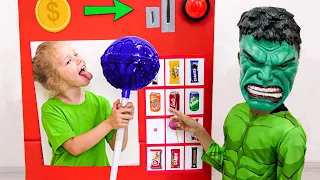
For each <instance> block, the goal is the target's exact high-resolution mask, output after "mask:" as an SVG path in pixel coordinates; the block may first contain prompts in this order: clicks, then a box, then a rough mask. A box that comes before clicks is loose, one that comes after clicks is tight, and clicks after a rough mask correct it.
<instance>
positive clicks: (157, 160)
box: [150, 149, 162, 169]
mask: <svg viewBox="0 0 320 180" xmlns="http://www.w3.org/2000/svg"><path fill="white" fill-rule="evenodd" d="M150 151H151V153H152V162H151V169H161V168H162V165H161V153H162V150H161V149H151V150H150Z"/></svg>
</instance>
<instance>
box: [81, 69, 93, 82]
mask: <svg viewBox="0 0 320 180" xmlns="http://www.w3.org/2000/svg"><path fill="white" fill-rule="evenodd" d="M80 76H83V77H85V78H87V79H88V80H91V79H92V74H91V73H89V72H88V71H85V70H82V71H81V72H80Z"/></svg>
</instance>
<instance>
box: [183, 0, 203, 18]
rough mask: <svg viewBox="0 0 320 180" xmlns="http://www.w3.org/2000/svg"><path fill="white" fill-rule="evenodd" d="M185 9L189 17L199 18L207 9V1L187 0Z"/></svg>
mask: <svg viewBox="0 0 320 180" xmlns="http://www.w3.org/2000/svg"><path fill="white" fill-rule="evenodd" d="M185 9H186V13H187V14H188V15H189V16H190V17H192V18H200V17H202V16H203V15H204V14H205V13H206V11H207V2H206V0H187V2H186V5H185Z"/></svg>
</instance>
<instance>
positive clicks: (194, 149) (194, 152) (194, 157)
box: [191, 147, 198, 168]
mask: <svg viewBox="0 0 320 180" xmlns="http://www.w3.org/2000/svg"><path fill="white" fill-rule="evenodd" d="M191 149H192V157H191V158H192V159H191V162H192V165H191V168H197V151H198V148H197V147H192V148H191Z"/></svg>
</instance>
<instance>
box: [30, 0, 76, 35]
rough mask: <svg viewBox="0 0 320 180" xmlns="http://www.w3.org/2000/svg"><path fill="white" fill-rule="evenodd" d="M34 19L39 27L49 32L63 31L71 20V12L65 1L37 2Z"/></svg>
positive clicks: (46, 0) (48, 0) (41, 0)
mask: <svg viewBox="0 0 320 180" xmlns="http://www.w3.org/2000/svg"><path fill="white" fill-rule="evenodd" d="M35 11H36V12H35V13H36V18H37V21H38V23H39V25H40V26H41V27H42V28H43V29H45V30H46V31H49V32H55V33H56V32H60V31H62V30H64V29H65V28H66V27H67V26H68V24H69V23H70V19H71V10H70V6H69V3H68V2H67V1H66V0H38V2H37V5H36V9H35Z"/></svg>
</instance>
